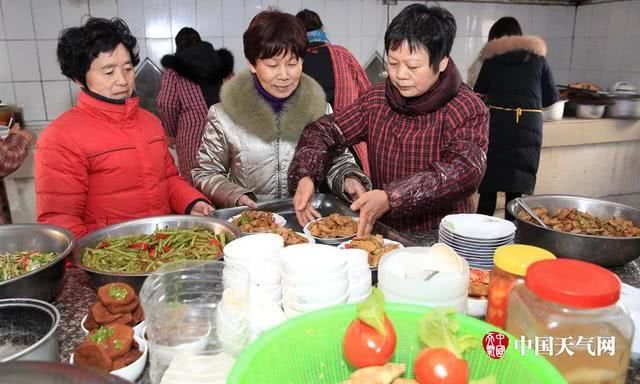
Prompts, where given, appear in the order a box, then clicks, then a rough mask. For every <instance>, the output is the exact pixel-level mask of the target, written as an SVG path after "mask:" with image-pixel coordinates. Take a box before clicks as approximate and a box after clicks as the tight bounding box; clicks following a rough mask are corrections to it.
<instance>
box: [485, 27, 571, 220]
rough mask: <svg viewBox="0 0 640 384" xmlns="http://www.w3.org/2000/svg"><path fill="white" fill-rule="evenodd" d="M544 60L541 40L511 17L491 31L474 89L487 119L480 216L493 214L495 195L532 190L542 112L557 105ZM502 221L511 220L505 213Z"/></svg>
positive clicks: (540, 140) (534, 179) (511, 194)
mask: <svg viewBox="0 0 640 384" xmlns="http://www.w3.org/2000/svg"><path fill="white" fill-rule="evenodd" d="M546 54H547V46H546V44H545V42H544V40H542V39H541V38H539V37H536V36H523V35H522V29H521V28H520V25H519V24H518V21H517V20H516V19H514V18H513V17H503V18H501V19H500V20H498V21H497V22H496V23H495V24H494V25H493V27H491V30H490V32H489V42H488V43H487V44H486V46H485V47H484V49H483V51H482V57H481V59H482V60H483V64H482V69H481V70H480V74H479V75H478V80H477V82H476V84H475V87H474V91H476V92H478V93H481V94H484V95H486V98H487V103H488V105H489V109H490V113H491V118H490V124H489V150H488V152H487V170H486V172H485V175H484V178H483V180H482V183H481V184H480V187H479V192H480V201H479V203H478V213H482V214H485V215H490V216H492V215H493V214H494V212H495V208H496V198H497V193H498V191H502V192H506V198H507V200H506V201H510V200H512V199H515V198H516V197H520V196H522V195H523V194H531V193H533V190H534V189H535V186H536V174H537V172H538V163H539V161H540V148H541V147H542V122H543V120H542V108H546V107H548V106H550V105H552V104H553V103H555V102H556V101H558V99H559V94H558V91H557V89H556V86H555V83H554V81H553V75H552V73H551V69H550V68H549V64H548V63H547V60H546V59H545V56H546ZM505 218H507V219H509V220H513V217H512V216H511V215H509V213H508V212H507V213H506V214H505Z"/></svg>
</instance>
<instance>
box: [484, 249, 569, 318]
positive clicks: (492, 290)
mask: <svg viewBox="0 0 640 384" xmlns="http://www.w3.org/2000/svg"><path fill="white" fill-rule="evenodd" d="M555 258H556V257H555V256H554V255H553V253H551V252H549V251H547V250H544V249H542V248H538V247H533V246H530V245H522V244H511V245H504V246H502V247H498V248H497V249H496V252H495V255H494V256H493V263H494V264H495V266H494V268H493V270H492V271H491V274H490V277H489V297H488V303H487V315H486V318H485V321H486V322H487V323H489V324H493V325H495V326H496V327H500V328H504V325H505V323H506V317H507V304H508V302H509V294H510V293H511V289H512V288H513V286H514V285H516V284H521V283H523V282H524V276H525V275H526V274H527V268H528V267H529V266H530V265H531V264H533V263H535V262H536V261H540V260H546V259H555Z"/></svg>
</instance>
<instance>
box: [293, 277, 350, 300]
mask: <svg viewBox="0 0 640 384" xmlns="http://www.w3.org/2000/svg"><path fill="white" fill-rule="evenodd" d="M348 293H349V283H348V282H346V281H345V282H344V284H341V285H333V286H308V287H288V286H285V287H283V288H282V299H283V301H286V302H291V301H295V302H298V303H301V304H323V303H332V302H335V301H338V300H339V299H340V298H342V297H344V296H345V295H346V294H348Z"/></svg>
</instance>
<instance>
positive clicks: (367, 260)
mask: <svg viewBox="0 0 640 384" xmlns="http://www.w3.org/2000/svg"><path fill="white" fill-rule="evenodd" d="M351 241H352V240H349V241H345V242H342V243H340V244H339V245H338V249H342V250H344V251H347V252H350V251H362V252H364V253H365V254H366V255H367V259H366V263H367V265H369V252H367V251H365V250H364V249H359V248H347V245H350V244H351ZM383 243H384V245H390V244H396V245H398V246H399V248H404V245H402V244H401V243H399V242H397V241H393V240H389V239H384V238H383ZM360 257H362V256H360Z"/></svg>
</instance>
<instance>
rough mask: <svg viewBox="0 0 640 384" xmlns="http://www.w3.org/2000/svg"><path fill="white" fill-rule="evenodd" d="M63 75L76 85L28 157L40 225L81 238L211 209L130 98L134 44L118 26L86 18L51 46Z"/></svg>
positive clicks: (152, 120) (156, 125)
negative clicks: (71, 103)
mask: <svg viewBox="0 0 640 384" xmlns="http://www.w3.org/2000/svg"><path fill="white" fill-rule="evenodd" d="M57 55H58V61H59V62H60V68H61V70H62V73H63V74H64V75H66V76H67V77H69V78H70V79H72V80H74V81H75V82H76V83H78V84H79V85H80V86H81V90H82V91H81V92H80V94H79V96H78V102H77V105H76V106H75V107H73V108H71V109H70V110H68V111H67V112H65V113H64V114H62V115H61V116H60V117H59V118H57V119H56V120H55V121H53V122H52V123H51V124H50V125H49V127H47V129H46V130H45V131H44V133H43V134H42V136H41V137H40V138H39V139H38V142H37V145H36V153H35V188H36V214H37V220H38V222H39V223H46V224H53V225H58V226H61V227H65V228H67V229H69V230H71V231H72V232H73V233H74V234H75V235H76V237H78V238H80V237H82V236H84V235H86V234H87V233H90V232H92V231H95V230H96V229H99V228H101V227H104V226H107V225H110V224H115V223H119V222H122V221H126V220H131V219H136V218H141V217H147V216H157V215H166V214H170V213H178V214H192V215H208V214H209V213H210V212H211V211H212V210H213V207H211V205H209V203H208V201H207V199H206V198H205V197H204V196H203V195H202V194H201V193H200V192H198V191H197V190H196V189H194V188H193V187H191V186H190V185H189V184H188V183H187V182H186V181H185V180H184V179H183V178H182V177H180V176H178V170H177V168H176V166H175V164H174V162H173V158H172V157H171V155H170V153H169V151H168V149H167V139H166V137H165V135H164V131H163V128H162V125H161V123H160V121H159V120H158V119H157V118H156V117H155V116H153V115H152V114H151V113H149V112H147V111H145V110H144V109H142V108H140V107H139V104H138V98H137V97H135V96H133V87H134V66H135V65H136V64H137V63H138V61H139V58H138V54H137V49H136V39H135V37H133V36H132V35H131V32H130V31H129V28H128V27H127V26H126V24H125V23H124V22H123V21H122V20H120V19H112V20H106V19H99V18H90V19H89V20H88V21H87V22H86V24H85V25H83V26H81V27H74V28H69V29H67V30H65V31H63V33H62V34H61V36H60V39H59V41H58V50H57Z"/></svg>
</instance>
